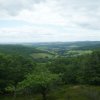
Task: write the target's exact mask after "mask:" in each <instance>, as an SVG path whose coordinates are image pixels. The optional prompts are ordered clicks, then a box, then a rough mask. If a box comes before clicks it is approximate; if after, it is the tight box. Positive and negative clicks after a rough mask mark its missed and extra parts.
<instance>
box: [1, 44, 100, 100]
mask: <svg viewBox="0 0 100 100" xmlns="http://www.w3.org/2000/svg"><path fill="white" fill-rule="evenodd" d="M99 47H100V42H76V43H53V44H52V43H43V44H41V43H38V44H24V45H0V95H1V98H0V100H28V99H29V98H30V100H41V99H43V100H100V50H99Z"/></svg>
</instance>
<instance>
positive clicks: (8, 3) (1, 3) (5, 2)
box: [0, 0, 45, 15]
mask: <svg viewBox="0 0 100 100" xmlns="http://www.w3.org/2000/svg"><path fill="white" fill-rule="evenodd" d="M44 1H45V0H0V11H2V12H5V13H8V14H9V15H16V14H18V13H19V12H20V11H21V10H23V9H31V8H32V6H33V5H34V4H37V3H41V2H44Z"/></svg>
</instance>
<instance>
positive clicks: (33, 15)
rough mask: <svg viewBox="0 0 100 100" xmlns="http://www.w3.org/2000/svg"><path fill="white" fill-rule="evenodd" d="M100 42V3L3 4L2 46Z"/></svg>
mask: <svg viewBox="0 0 100 100" xmlns="http://www.w3.org/2000/svg"><path fill="white" fill-rule="evenodd" d="M66 41H100V0H0V43H12V42H13V43H22V42H66Z"/></svg>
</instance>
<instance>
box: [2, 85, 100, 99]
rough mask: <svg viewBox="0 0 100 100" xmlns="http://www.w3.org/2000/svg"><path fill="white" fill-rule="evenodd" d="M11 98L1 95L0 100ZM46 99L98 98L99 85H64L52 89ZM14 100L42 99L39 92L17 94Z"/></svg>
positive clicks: (99, 94)
mask: <svg viewBox="0 0 100 100" xmlns="http://www.w3.org/2000/svg"><path fill="white" fill-rule="evenodd" d="M1 98H2V100H13V99H14V98H13V97H12V96H4V97H3V96H2V97H0V100H1ZM47 98H48V99H47V100H100V86H82V85H81V86H80V85H70V86H69V85H65V86H61V87H60V88H58V89H56V90H53V91H52V92H50V93H49V94H48V96H47ZM14 100H42V96H41V95H39V94H33V95H24V96H21V97H20V96H17V98H16V99H14Z"/></svg>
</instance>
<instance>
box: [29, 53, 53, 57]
mask: <svg viewBox="0 0 100 100" xmlns="http://www.w3.org/2000/svg"><path fill="white" fill-rule="evenodd" d="M31 56H32V57H33V58H53V57H54V55H52V54H49V53H33V54H32V55H31Z"/></svg>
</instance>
